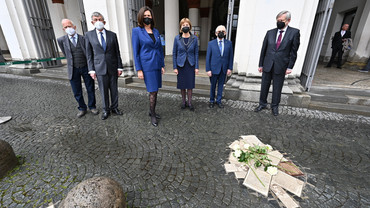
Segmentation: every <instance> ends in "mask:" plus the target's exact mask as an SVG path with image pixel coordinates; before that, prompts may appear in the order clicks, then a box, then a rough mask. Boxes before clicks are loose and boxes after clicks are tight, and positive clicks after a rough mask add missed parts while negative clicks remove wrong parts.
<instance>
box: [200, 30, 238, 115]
mask: <svg viewBox="0 0 370 208" xmlns="http://www.w3.org/2000/svg"><path fill="white" fill-rule="evenodd" d="M216 36H217V38H216V39H214V40H211V41H209V43H208V48H207V56H206V71H207V75H208V76H209V79H210V81H211V90H210V99H209V107H210V108H213V107H214V103H215V95H216V94H215V90H216V85H217V88H218V89H217V99H216V103H217V105H218V107H219V108H223V107H224V106H223V105H222V103H221V98H222V91H223V88H224V83H225V79H226V75H227V76H230V75H231V71H232V70H233V59H234V54H233V45H232V43H231V41H229V40H226V39H225V36H226V28H225V26H223V25H220V26H218V27H217V28H216Z"/></svg>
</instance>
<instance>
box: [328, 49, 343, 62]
mask: <svg viewBox="0 0 370 208" xmlns="http://www.w3.org/2000/svg"><path fill="white" fill-rule="evenodd" d="M337 54H338V61H337V67H341V66H342V56H343V50H342V47H339V48H333V50H332V53H331V57H330V61H329V63H328V66H331V64H332V63H333V62H334V59H335V56H336V55H337Z"/></svg>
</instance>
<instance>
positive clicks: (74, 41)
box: [72, 36, 77, 47]
mask: <svg viewBox="0 0 370 208" xmlns="http://www.w3.org/2000/svg"><path fill="white" fill-rule="evenodd" d="M72 44H73V45H74V46H75V47H76V45H77V43H76V37H75V36H73V37H72Z"/></svg>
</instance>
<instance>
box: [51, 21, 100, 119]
mask: <svg viewBox="0 0 370 208" xmlns="http://www.w3.org/2000/svg"><path fill="white" fill-rule="evenodd" d="M62 27H63V30H64V31H65V32H66V33H67V34H66V35H64V36H62V37H59V38H58V40H57V42H58V45H59V48H60V50H61V51H62V52H63V54H64V56H65V57H66V59H67V69H68V79H69V82H70V84H71V87H72V91H73V95H74V97H75V99H76V101H77V103H78V110H79V112H78V113H77V117H78V118H80V117H82V116H84V115H85V114H86V113H87V106H86V103H85V100H84V97H83V93H82V84H81V77H82V78H83V80H84V82H85V86H86V91H87V97H88V106H89V109H90V110H91V113H92V114H94V115H98V114H99V110H98V109H96V106H95V104H96V100H95V82H94V80H93V79H92V78H91V77H90V76H89V73H88V68H87V61H86V47H85V38H84V37H83V36H82V35H80V34H77V32H76V26H75V25H74V24H73V22H72V21H71V20H69V19H63V20H62Z"/></svg>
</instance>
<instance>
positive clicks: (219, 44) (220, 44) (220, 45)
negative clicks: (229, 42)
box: [218, 40, 222, 56]
mask: <svg viewBox="0 0 370 208" xmlns="http://www.w3.org/2000/svg"><path fill="white" fill-rule="evenodd" d="M218 47H219V48H220V54H221V56H222V40H220V42H219V43H218Z"/></svg>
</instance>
